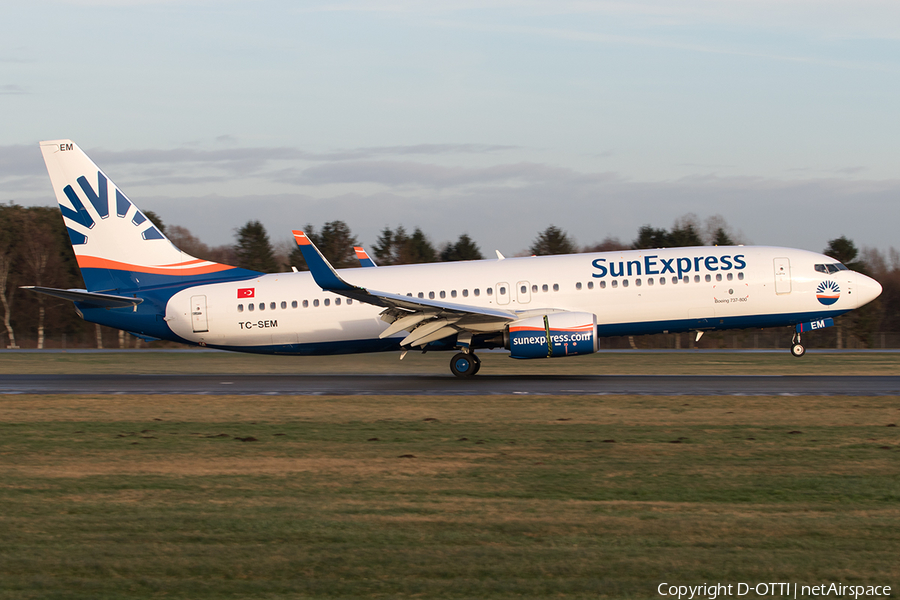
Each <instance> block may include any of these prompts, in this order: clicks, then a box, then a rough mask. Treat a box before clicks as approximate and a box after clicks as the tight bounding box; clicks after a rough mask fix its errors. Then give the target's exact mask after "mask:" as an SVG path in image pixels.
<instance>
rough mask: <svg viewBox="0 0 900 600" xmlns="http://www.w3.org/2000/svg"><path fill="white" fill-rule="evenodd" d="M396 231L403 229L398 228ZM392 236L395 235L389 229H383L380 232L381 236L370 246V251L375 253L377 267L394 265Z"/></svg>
mask: <svg viewBox="0 0 900 600" xmlns="http://www.w3.org/2000/svg"><path fill="white" fill-rule="evenodd" d="M398 230H399V231H402V230H403V228H402V227H399V228H398ZM394 236H395V234H394V232H393V231H391V228H390V227H385V228H384V229H382V230H381V235H379V236H378V239H377V240H376V241H375V245H374V246H372V251H373V252H374V253H375V258H377V259H378V264H379V265H393V264H396V263H395V262H394V259H395V257H394Z"/></svg>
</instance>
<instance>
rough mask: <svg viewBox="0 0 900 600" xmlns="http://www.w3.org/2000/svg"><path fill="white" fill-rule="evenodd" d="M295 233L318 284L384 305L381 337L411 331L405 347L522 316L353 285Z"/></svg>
mask: <svg viewBox="0 0 900 600" xmlns="http://www.w3.org/2000/svg"><path fill="white" fill-rule="evenodd" d="M293 234H294V239H295V240H296V242H297V245H298V246H300V252H302V253H303V259H304V260H305V261H306V264H307V266H309V270H310V273H311V274H312V276H313V279H314V280H315V282H316V283H317V284H318V285H319V287H321V288H322V289H323V290H325V291H327V292H332V293H334V294H339V295H341V296H345V297H347V298H352V299H354V300H358V301H359V302H365V303H366V304H372V305H374V306H380V307H383V308H384V309H385V310H384V312H382V313H381V315H382V316H381V318H382V319H383V320H384V321H386V322H388V323H390V324H391V325H390V326H389V327H388V328H387V329H386V330H384V332H382V334H381V337H382V338H385V337H389V336H391V335H394V334H396V333H398V332H400V331H404V330H406V331H409V332H410V334H409V335H408V336H407V337H406V339H404V340H403V342H401V345H403V346H423V345H425V344H427V343H429V342H433V341H436V340H440V339H443V338H445V337H448V336H450V335H453V334H459V333H461V332H462V333H466V332H467V333H468V334H469V335H468V339H471V333H475V332H478V333H489V332H494V331H502V330H503V328H504V327H506V325H507V324H508V323H510V322H511V321H516V320H518V319H521V318H522V317H523V315H522V314H520V313H517V312H515V311H511V310H502V309H498V308H488V307H483V306H471V305H468V304H456V303H452V302H444V301H442V300H430V299H425V298H414V297H412V296H404V295H402V294H393V293H390V292H381V291H378V290H370V289H367V288H363V287H359V286H355V285H351V284H349V283H347V282H346V281H344V279H343V278H342V277H341V276H340V275H338V273H337V271H335V269H334V267H332V266H331V263H329V262H328V260H327V259H326V258H325V257H324V256H322V253H321V252H319V249H318V248H316V246H315V244H313V242H312V241H311V240H310V239H309V238H308V237H306V235H305V234H304V233H303V232H302V231H294V232H293ZM545 312H546V311H545Z"/></svg>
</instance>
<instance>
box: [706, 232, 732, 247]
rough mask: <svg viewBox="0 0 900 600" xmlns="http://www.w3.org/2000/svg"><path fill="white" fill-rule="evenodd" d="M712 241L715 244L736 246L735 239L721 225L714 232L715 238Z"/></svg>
mask: <svg viewBox="0 0 900 600" xmlns="http://www.w3.org/2000/svg"><path fill="white" fill-rule="evenodd" d="M710 241H711V242H712V245H713V246H734V240H732V239H731V236H730V235H728V232H727V231H725V229H724V228H723V227H719V228H718V229H716V230H715V231H714V232H713V239H712V240H710Z"/></svg>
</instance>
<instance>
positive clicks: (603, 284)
mask: <svg viewBox="0 0 900 600" xmlns="http://www.w3.org/2000/svg"><path fill="white" fill-rule="evenodd" d="M600 289H601V290H605V289H606V282H605V281H601V282H600Z"/></svg>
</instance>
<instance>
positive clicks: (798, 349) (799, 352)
mask: <svg viewBox="0 0 900 600" xmlns="http://www.w3.org/2000/svg"><path fill="white" fill-rule="evenodd" d="M791 354H793V355H794V356H796V357H797V358H800V357H801V356H803V355H804V354H806V348H804V347H803V344H791Z"/></svg>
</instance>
